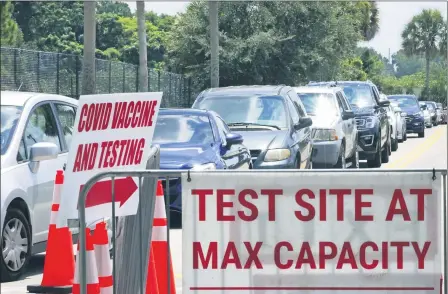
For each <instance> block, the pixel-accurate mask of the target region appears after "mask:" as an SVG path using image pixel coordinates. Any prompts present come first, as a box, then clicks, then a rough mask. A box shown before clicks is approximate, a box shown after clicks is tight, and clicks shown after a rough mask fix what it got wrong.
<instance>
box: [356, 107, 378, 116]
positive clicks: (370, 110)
mask: <svg viewBox="0 0 448 294" xmlns="http://www.w3.org/2000/svg"><path fill="white" fill-rule="evenodd" d="M352 110H353V112H354V113H355V116H357V117H358V116H367V115H374V114H375V107H373V106H369V107H357V106H355V105H352Z"/></svg>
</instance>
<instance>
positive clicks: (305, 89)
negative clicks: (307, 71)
mask: <svg viewBox="0 0 448 294" xmlns="http://www.w3.org/2000/svg"><path fill="white" fill-rule="evenodd" d="M293 89H294V90H295V91H296V93H300V92H306V93H335V92H336V91H342V89H341V88H340V87H307V86H304V87H294V88H293Z"/></svg>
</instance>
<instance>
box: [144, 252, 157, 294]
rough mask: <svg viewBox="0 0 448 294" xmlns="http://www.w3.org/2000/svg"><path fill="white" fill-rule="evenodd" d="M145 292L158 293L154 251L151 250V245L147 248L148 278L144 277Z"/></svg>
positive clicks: (148, 293)
mask: <svg viewBox="0 0 448 294" xmlns="http://www.w3.org/2000/svg"><path fill="white" fill-rule="evenodd" d="M146 294H159V287H158V282H157V273H156V264H155V262H154V253H153V252H152V246H151V248H150V250H149V262H148V278H147V279H146Z"/></svg>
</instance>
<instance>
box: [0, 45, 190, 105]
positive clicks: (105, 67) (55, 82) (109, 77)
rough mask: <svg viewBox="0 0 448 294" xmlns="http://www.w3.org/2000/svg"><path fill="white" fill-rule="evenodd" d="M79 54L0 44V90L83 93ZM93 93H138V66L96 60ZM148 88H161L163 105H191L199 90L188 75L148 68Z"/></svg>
mask: <svg viewBox="0 0 448 294" xmlns="http://www.w3.org/2000/svg"><path fill="white" fill-rule="evenodd" d="M82 63H83V59H82V56H78V55H72V54H64V53H54V52H41V51H32V50H25V49H18V48H6V47H1V63H0V64H1V76H0V82H1V89H2V90H14V91H17V90H20V91H29V92H44V93H52V94H61V95H65V96H70V97H74V98H78V97H79V95H80V94H81V93H82V85H81V81H82V78H81V74H82ZM95 66H96V93H98V94H99V93H119V92H138V65H134V64H129V63H124V62H118V61H109V60H101V59H96V65H95ZM148 86H149V91H152V92H155V91H163V99H162V105H161V106H162V107H190V106H191V104H192V103H193V101H194V99H195V95H196V94H197V92H198V91H195V90H194V85H192V80H191V78H187V77H185V76H183V75H181V74H175V73H170V72H165V71H156V70H153V69H149V72H148Z"/></svg>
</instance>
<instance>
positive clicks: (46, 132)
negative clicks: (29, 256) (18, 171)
mask: <svg viewBox="0 0 448 294" xmlns="http://www.w3.org/2000/svg"><path fill="white" fill-rule="evenodd" d="M39 142H50V143H54V144H56V146H58V148H59V155H58V157H57V158H56V159H52V160H45V161H42V162H40V163H39V168H38V169H37V171H36V172H34V173H33V172H32V171H31V169H29V168H28V169H25V173H24V178H23V180H24V181H28V183H31V185H29V188H28V190H27V191H26V192H27V194H28V195H29V196H30V199H31V210H32V212H33V213H32V216H31V223H32V228H33V243H34V244H36V243H40V242H45V241H46V240H47V237H48V226H49V224H50V211H51V205H52V201H53V188H54V178H55V175H56V170H58V169H61V168H62V167H63V164H64V161H65V157H66V153H65V152H64V151H63V147H62V146H63V144H62V141H61V138H60V134H59V128H58V125H57V123H56V119H55V116H54V112H53V108H52V105H51V103H49V102H44V103H40V104H37V105H36V106H35V107H34V108H33V110H32V111H31V114H30V116H29V117H28V119H27V123H26V126H25V129H24V132H23V135H22V140H21V146H20V148H19V154H18V156H17V157H18V161H19V162H20V163H25V162H28V161H29V155H30V149H31V146H32V145H33V144H35V143H39ZM64 153H65V154H64Z"/></svg>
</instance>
